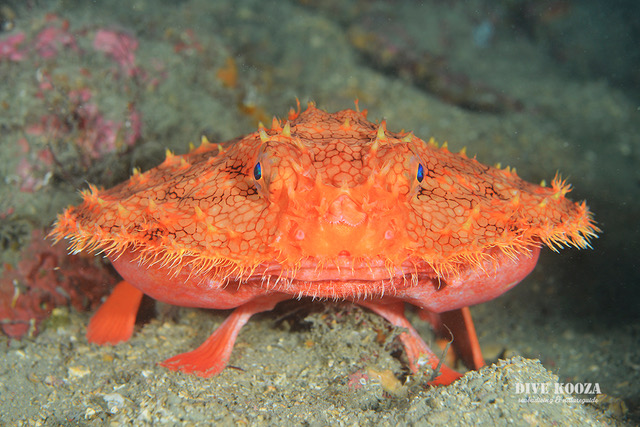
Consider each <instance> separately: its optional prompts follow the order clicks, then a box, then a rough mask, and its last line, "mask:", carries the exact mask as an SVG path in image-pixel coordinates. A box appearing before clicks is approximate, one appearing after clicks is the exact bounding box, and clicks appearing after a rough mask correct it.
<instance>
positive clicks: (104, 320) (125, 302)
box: [87, 280, 143, 345]
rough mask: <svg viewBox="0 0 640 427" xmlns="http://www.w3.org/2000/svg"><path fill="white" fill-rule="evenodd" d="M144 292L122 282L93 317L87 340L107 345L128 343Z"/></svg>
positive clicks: (88, 328) (88, 327)
mask: <svg viewBox="0 0 640 427" xmlns="http://www.w3.org/2000/svg"><path fill="white" fill-rule="evenodd" d="M142 295H143V293H142V291H140V290H138V289H137V288H135V287H133V286H132V285H131V284H130V283H128V282H125V281H124V280H123V281H121V282H120V283H118V284H117V285H116V287H115V288H114V289H113V291H112V292H111V295H109V298H107V300H106V301H105V302H104V304H102V306H101V307H100V308H99V309H98V311H97V312H96V314H94V315H93V317H92V318H91V320H90V321H89V325H88V326H87V340H88V341H89V342H91V343H95V344H99V345H105V344H117V343H119V342H123V341H127V340H129V338H131V335H132V334H133V327H134V325H135V323H136V316H137V314H138V309H139V308H140V301H141V300H142Z"/></svg>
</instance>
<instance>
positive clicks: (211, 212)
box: [52, 105, 599, 278]
mask: <svg viewBox="0 0 640 427" xmlns="http://www.w3.org/2000/svg"><path fill="white" fill-rule="evenodd" d="M257 169H258V170H257ZM569 190H570V186H569V185H568V184H566V183H565V182H564V181H562V180H561V179H560V178H559V177H557V176H556V178H554V180H553V181H552V183H551V186H550V187H543V186H538V185H534V184H530V183H527V182H525V181H523V180H521V179H520V178H519V177H518V176H517V175H516V173H515V169H510V168H508V167H507V168H504V169H500V168H492V167H489V166H485V165H482V164H481V163H479V162H478V161H477V160H475V159H469V158H468V157H467V156H466V154H465V152H464V151H462V152H460V153H457V154H455V153H451V152H450V151H449V150H448V149H447V147H446V144H445V145H443V146H442V147H438V145H437V144H436V143H435V142H434V141H433V139H431V140H430V141H429V142H428V143H427V142H424V141H422V140H421V139H419V138H417V137H416V136H414V135H413V134H412V133H404V132H402V133H393V132H389V131H388V130H387V129H386V123H385V122H384V121H383V122H382V123H381V124H380V125H376V124H374V123H371V122H369V121H368V120H367V119H366V111H365V112H359V111H352V110H344V111H340V112H337V113H333V114H329V113H326V112H324V111H321V110H319V109H317V108H315V106H313V105H310V106H309V107H308V109H307V110H306V111H304V112H302V113H299V112H295V111H292V112H291V113H290V115H289V120H288V121H286V122H284V124H283V123H281V122H280V121H279V120H276V119H274V121H273V124H272V126H271V129H266V128H264V127H262V126H261V127H260V128H259V129H258V131H257V132H254V133H252V134H249V135H247V136H245V137H243V138H238V139H235V140H232V141H229V142H226V143H222V144H211V143H210V142H209V141H207V140H206V138H203V141H202V144H201V145H200V146H199V147H198V148H195V149H192V150H191V151H190V152H189V153H188V154H185V155H174V154H172V153H171V152H169V151H168V152H167V156H166V159H165V161H164V162H163V163H162V164H160V165H159V166H158V167H156V168H154V169H151V170H149V171H147V172H144V173H142V172H140V170H138V169H136V170H134V173H133V176H132V177H131V179H130V180H128V181H126V182H124V183H122V184H120V185H118V186H116V187H114V188H112V189H109V190H106V191H105V190H98V189H96V187H94V186H90V187H89V189H88V190H86V191H83V193H82V194H83V203H82V204H81V205H79V206H78V207H71V208H69V209H68V210H66V211H65V212H64V213H63V214H61V215H60V216H59V218H58V224H57V226H56V229H55V230H54V231H53V233H52V234H53V236H54V237H55V238H56V239H61V238H62V237H65V236H67V237H69V238H70V239H71V241H72V249H73V250H74V251H82V250H85V249H86V250H99V251H102V252H105V253H106V254H107V255H109V256H110V257H111V256H117V254H118V253H121V252H123V251H125V250H135V251H138V253H139V257H140V258H141V259H142V260H143V262H145V263H149V264H151V263H161V264H165V265H171V266H173V267H175V269H176V271H178V270H179V269H180V268H182V267H184V266H185V265H189V266H191V267H192V268H193V269H194V270H195V271H198V272H199V273H206V274H212V275H216V276H219V277H221V278H229V277H234V278H242V277H249V276H250V275H251V274H252V273H253V272H254V271H256V270H257V269H258V270H259V269H260V268H267V267H269V266H274V265H277V266H278V268H280V269H281V270H280V271H281V273H280V274H283V275H285V276H286V275H287V273H286V272H287V271H289V272H294V271H296V270H297V269H298V268H300V266H301V265H307V264H308V262H306V261H305V260H309V259H312V260H313V263H314V264H315V265H316V268H319V269H322V268H325V267H323V266H328V265H340V264H342V265H345V266H348V267H347V268H349V267H350V268H352V269H353V268H361V267H363V266H367V265H368V266H373V267H374V268H375V267H376V266H380V265H383V266H385V268H387V269H388V270H389V271H390V272H392V271H395V270H397V269H400V268H402V267H403V266H405V267H406V265H412V266H414V268H415V269H417V268H418V267H416V266H423V265H425V264H426V265H428V266H429V267H430V268H431V269H432V270H433V271H434V272H435V273H436V274H437V275H451V274H454V275H455V274H457V272H458V271H460V270H462V269H464V268H466V267H467V266H470V265H471V266H474V265H482V263H483V261H484V260H485V259H486V258H487V257H488V256H489V257H490V256H491V255H489V253H490V252H491V250H493V249H494V248H499V249H501V250H502V251H503V252H505V253H507V254H518V253H520V252H524V251H527V247H530V246H532V245H533V246H538V245H541V244H546V245H548V246H550V247H551V248H553V249H555V248H556V247H560V246H563V245H573V246H577V247H581V248H584V247H587V246H588V245H589V239H590V238H591V237H594V236H595V233H596V232H597V231H599V230H598V229H597V227H596V226H595V224H594V221H593V219H592V215H591V213H590V212H589V210H588V208H587V206H586V204H585V202H582V203H579V204H578V203H574V202H572V201H571V200H569V199H567V198H566V197H565V195H566V193H568V192H569ZM345 260H346V261H345ZM265 266H266V267H265ZM420 268H422V267H420ZM288 274H289V275H291V274H292V273H288Z"/></svg>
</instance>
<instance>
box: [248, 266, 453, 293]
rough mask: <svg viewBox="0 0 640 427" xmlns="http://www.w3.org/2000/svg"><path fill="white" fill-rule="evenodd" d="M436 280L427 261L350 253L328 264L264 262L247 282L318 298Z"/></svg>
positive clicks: (386, 290) (391, 289) (390, 289)
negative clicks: (397, 260) (357, 256)
mask: <svg viewBox="0 0 640 427" xmlns="http://www.w3.org/2000/svg"><path fill="white" fill-rule="evenodd" d="M434 280H435V281H438V279H437V275H436V274H435V272H434V271H433V269H432V268H431V267H429V265H428V264H427V263H426V262H424V261H416V262H414V261H405V262H403V263H401V264H400V265H396V264H393V263H391V262H389V261H385V260H382V259H375V260H354V259H353V258H351V257H348V256H339V257H336V258H334V259H332V260H331V261H330V262H324V263H323V262H318V260H316V259H307V260H304V261H302V262H300V263H299V265H297V266H296V268H293V269H291V268H289V269H285V268H283V267H282V266H281V265H279V264H270V265H262V268H259V269H257V270H256V271H254V272H253V273H252V274H251V276H250V277H249V278H247V282H250V283H252V284H255V285H257V286H260V287H262V288H265V289H269V290H272V291H277V292H283V293H287V294H292V295H296V296H300V297H302V296H312V297H318V298H345V297H368V296H383V295H389V294H391V295H392V294H394V293H396V292H398V291H400V290H404V289H408V288H412V287H416V286H419V285H422V284H427V283H434ZM443 283H444V282H443Z"/></svg>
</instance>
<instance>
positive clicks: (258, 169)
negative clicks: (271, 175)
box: [253, 162, 262, 181]
mask: <svg viewBox="0 0 640 427" xmlns="http://www.w3.org/2000/svg"><path fill="white" fill-rule="evenodd" d="M260 178H262V165H261V164H260V162H258V163H256V165H255V166H254V168H253V179H255V180H256V181H260Z"/></svg>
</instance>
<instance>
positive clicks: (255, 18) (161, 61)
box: [0, 0, 640, 425]
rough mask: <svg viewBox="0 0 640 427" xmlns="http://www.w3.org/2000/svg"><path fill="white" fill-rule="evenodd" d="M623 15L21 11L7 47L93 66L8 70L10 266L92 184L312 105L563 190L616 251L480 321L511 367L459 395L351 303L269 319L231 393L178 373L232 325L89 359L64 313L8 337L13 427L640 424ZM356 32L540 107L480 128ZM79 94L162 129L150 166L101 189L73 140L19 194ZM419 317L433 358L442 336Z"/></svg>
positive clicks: (42, 64) (477, 116) (76, 321)
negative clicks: (24, 143)
mask: <svg viewBox="0 0 640 427" xmlns="http://www.w3.org/2000/svg"><path fill="white" fill-rule="evenodd" d="M601 3H602V4H605V3H606V2H601ZM618 3H619V4H615V5H610V6H608V8H605V6H602V5H601V4H600V3H599V2H595V1H592V2H558V1H547V2H527V1H520V2H517V1H516V2H514V1H505V2H489V1H486V2H485V1H467V2H465V1H457V2H439V1H435V0H433V1H425V2H414V1H393V2H392V1H377V2H357V1H350V2H319V1H318V2H315V1H300V2H295V1H279V2H268V1H251V0H247V1H230V0H229V1H216V2H213V1H211V2H210V1H204V0H191V1H180V2H170V1H162V2H153V1H150V0H134V1H110V2H74V1H58V2H45V1H36V0H34V1H29V2H14V3H11V2H10V3H8V7H9V8H10V11H7V10H6V9H3V12H2V13H3V16H4V17H7V14H9V15H11V12H13V13H15V17H12V16H10V17H8V18H7V20H8V21H10V24H7V25H9V26H13V28H12V29H9V28H7V29H8V31H4V32H3V33H2V34H0V36H1V37H3V38H6V37H9V36H10V35H11V34H15V33H16V32H18V31H22V32H24V33H25V34H26V37H27V38H26V41H25V42H24V44H23V45H21V46H22V47H25V48H26V46H27V45H28V44H29V43H35V41H34V40H35V37H36V36H35V35H36V34H38V33H39V32H40V31H41V30H42V29H43V28H45V27H47V26H48V25H54V26H58V27H59V28H67V27H66V26H67V25H68V30H67V31H68V32H69V33H70V34H73V35H74V37H75V39H76V42H77V46H75V47H73V46H72V45H71V44H68V45H64V43H62V42H61V43H62V46H60V49H59V52H57V54H56V55H55V56H54V57H52V58H49V59H45V58H42V57H40V56H38V55H39V54H40V53H42V52H38V51H37V48H36V47H32V48H31V51H30V52H31V53H28V54H27V55H26V57H25V58H23V59H22V60H21V61H12V60H3V61H1V62H0V74H1V75H2V83H1V84H0V102H1V105H2V110H1V111H2V113H1V119H0V126H1V132H2V134H1V135H0V150H1V152H2V154H1V156H0V159H1V160H0V171H1V173H2V175H3V176H2V178H3V179H2V180H0V197H1V198H0V214H2V216H0V218H1V219H0V220H1V221H2V223H3V224H2V228H1V230H0V231H1V232H2V238H3V246H2V250H3V253H2V261H3V263H12V262H16V261H17V258H18V257H19V256H20V255H19V254H20V249H22V248H23V247H24V246H26V242H28V239H29V234H30V232H31V229H34V228H36V229H37V228H44V227H46V226H48V225H50V224H51V222H52V221H53V219H54V217H55V214H56V212H59V211H60V210H61V209H62V208H63V207H64V206H65V205H67V204H70V203H76V202H77V201H78V195H77V192H76V189H77V188H79V187H82V186H83V185H85V180H88V181H91V182H95V183H97V184H102V185H107V186H108V185H112V184H113V183H115V182H118V181H121V180H123V179H126V178H127V176H128V173H129V172H130V170H131V168H132V167H133V166H140V167H141V168H142V169H148V168H150V167H152V166H154V165H155V164H157V163H159V162H160V161H161V160H162V158H163V156H164V150H165V148H170V149H172V150H175V151H176V152H177V153H184V152H185V151H186V150H187V149H188V143H189V141H198V140H199V138H200V136H201V135H202V134H206V135H208V136H209V137H210V138H212V139H216V140H218V141H224V140H227V139H230V138H233V137H235V136H238V135H241V134H243V133H248V132H251V131H253V130H254V129H255V126H256V122H257V120H256V118H257V117H259V116H263V117H271V116H272V115H279V116H284V115H285V114H286V112H287V111H288V109H289V107H291V106H294V105H295V99H296V97H297V98H299V99H300V100H301V101H302V102H303V103H305V102H307V101H308V100H313V101H315V102H316V103H317V105H318V106H319V107H321V108H324V109H326V110H328V111H336V110H339V109H344V108H352V106H353V101H354V99H356V98H357V99H359V102H360V106H361V107H363V108H367V109H368V110H369V118H370V119H371V120H374V121H377V120H380V119H382V118H385V119H386V120H387V122H388V127H389V129H392V130H400V129H411V130H413V131H414V132H415V133H416V135H417V136H419V137H422V138H423V139H427V138H429V137H431V136H433V137H435V138H436V139H437V140H439V141H445V140H446V141H448V143H449V147H450V149H451V150H452V151H457V150H459V149H461V148H462V147H463V146H466V147H467V153H468V154H470V155H474V154H475V155H476V156H477V158H478V160H479V161H481V162H484V163H488V164H494V163H496V162H502V165H503V166H504V165H506V164H509V165H511V166H515V167H516V168H517V170H518V174H519V175H520V176H521V177H523V178H524V179H527V180H529V181H532V182H539V181H540V180H542V179H546V180H547V182H550V180H551V179H552V178H553V177H554V175H555V173H556V171H561V173H562V176H563V177H565V178H568V180H569V181H570V182H571V183H572V184H573V185H574V190H573V192H572V193H571V197H572V198H573V199H574V200H582V199H586V200H587V201H588V204H589V206H590V208H591V209H592V210H593V212H595V218H596V220H597V222H598V225H599V227H600V228H601V229H602V230H603V232H602V233H601V236H600V237H599V238H598V239H597V240H594V241H593V242H592V246H593V249H587V250H582V251H578V250H576V249H564V250H561V251H560V252H559V253H553V252H551V251H550V250H545V251H544V253H543V255H542V256H541V259H540V262H539V264H538V266H537V268H536V269H535V271H534V272H533V273H532V274H531V275H530V276H529V277H528V278H527V279H526V280H524V281H523V282H522V283H521V284H519V285H518V286H517V287H516V288H514V289H513V290H512V291H510V292H508V293H507V294H505V295H504V296H502V297H500V298H498V299H496V300H493V301H491V302H488V303H485V304H482V305H480V306H477V307H473V308H472V313H473V315H474V319H475V322H476V327H477V330H478V333H479V338H480V342H481V345H482V347H483V350H484V353H485V356H486V358H487V361H488V362H489V366H488V367H486V368H484V369H482V370H481V371H479V372H472V373H469V374H468V375H465V376H464V377H463V378H462V379H461V380H459V381H457V382H455V383H454V384H453V385H451V386H448V387H438V388H432V387H429V386H427V385H426V381H427V378H426V377H425V376H424V375H415V376H414V375H409V371H408V369H407V365H406V363H404V362H403V358H402V352H401V351H399V347H398V346H397V343H394V341H393V340H391V339H390V338H389V339H388V340H387V342H386V343H381V342H380V340H379V334H378V332H379V331H380V330H385V328H387V326H385V323H384V321H382V320H381V319H379V318H378V317H376V316H375V315H373V314H371V313H369V312H367V311H365V310H362V309H360V308H356V307H353V306H351V305H348V304H347V305H340V304H335V303H330V304H326V305H325V306H323V305H322V303H318V302H316V303H315V305H312V304H306V305H302V307H301V308H300V309H296V308H295V304H294V305H293V306H292V305H290V304H289V305H286V306H285V307H281V308H279V309H277V310H276V311H275V312H273V313H264V314H261V315H257V316H255V317H254V318H253V319H251V321H250V322H249V324H248V325H247V326H246V327H245V328H244V329H243V330H242V332H241V333H240V336H239V339H238V342H237V344H236V347H235V349H234V352H233V355H232V357H231V361H230V364H231V365H232V367H230V368H227V369H226V370H225V371H223V373H222V374H220V375H219V376H217V377H214V378H209V379H202V378H198V377H194V376H189V375H184V374H181V373H175V372H171V371H168V370H166V369H165V368H163V367H160V366H157V365H156V362H159V361H161V360H163V359H165V358H167V357H170V356H173V355H175V354H177V353H180V352H183V351H188V350H190V349H193V348H195V347H196V346H197V345H199V344H200V343H201V342H202V341H203V340H204V339H205V338H206V337H207V336H208V335H209V334H210V332H211V331H213V330H214V329H215V327H216V326H217V325H219V324H220V323H221V322H222V321H223V319H224V317H225V315H226V314H227V313H226V312H225V313H222V312H220V313H218V312H210V311H206V310H196V309H185V308H172V307H169V306H165V305H162V306H160V307H158V309H157V314H156V316H155V317H153V318H152V319H151V320H149V321H148V322H147V323H145V324H143V325H140V326H138V327H137V328H136V333H135V335H134V337H133V339H132V340H131V341H130V342H128V343H125V344H121V345H118V346H115V347H98V346H95V345H90V344H88V343H87V341H86V338H85V337H84V330H85V325H86V323H87V321H88V319H89V317H90V313H89V312H78V311H76V310H74V309H68V308H60V309H58V310H56V312H55V315H54V318H53V319H52V320H50V321H48V322H45V323H44V324H43V327H41V328H40V329H41V330H42V331H41V333H40V334H38V335H37V336H35V337H26V338H24V339H22V340H10V339H8V338H7V337H5V336H0V351H1V352H2V357H0V425H104V424H111V425H131V424H134V425H145V424H165V425H179V424H190V425H208V424H222V425H234V424H235V425H237V424H241V425H246V424H249V425H266V424H279V425H281V424H284V425H297V424H308V425H324V424H331V425H398V424H400V425H408V424H409V425H410V424H417V425H425V424H462V425H480V424H497V425H506V424H509V425H511V424H515V425H603V424H609V425H617V424H620V425H625V424H630V425H636V424H638V423H639V422H640V352H639V349H640V321H639V318H638V311H639V309H640V304H639V302H640V288H639V286H638V280H639V278H640V275H639V274H638V271H639V269H638V262H637V253H638V249H639V248H640V238H639V237H640V232H639V228H638V218H640V197H639V196H640V191H639V188H638V186H639V183H640V174H639V172H638V170H640V136H639V135H640V118H639V114H640V113H639V109H638V105H640V104H639V101H638V99H639V96H640V90H638V84H639V83H640V76H639V75H638V69H639V68H640V67H639V65H638V64H639V62H638V58H637V55H638V53H637V45H638V43H637V41H638V40H637V39H636V40H635V41H634V40H633V36H634V31H635V36H637V35H638V28H637V27H636V28H633V27H631V26H628V25H627V24H628V23H629V22H631V20H630V19H628V16H630V15H632V14H633V13H634V12H635V13H637V12H638V8H637V6H634V7H635V10H625V9H624V8H623V7H624V6H625V3H624V2H618ZM3 4H5V3H3ZM536 4H537V5H538V6H535V5H536ZM541 5H542V6H541ZM627 5H633V2H628V3H627ZM65 20H66V21H65ZM5 24H6V22H5ZM3 25H4V24H3ZM354 26H360V28H365V29H366V31H369V32H374V33H375V34H377V35H382V36H383V38H385V40H389V41H390V42H389V43H390V44H391V45H392V46H393V47H394V49H392V53H390V55H398V52H405V53H406V52H414V53H417V52H422V53H424V52H428V54H429V55H431V56H435V57H438V58H441V60H442V61H444V63H445V64H446V66H445V67H443V68H442V69H443V70H444V71H445V72H450V73H451V74H450V75H448V74H446V73H445V75H442V74H441V75H440V76H439V78H441V79H443V81H444V80H446V79H450V80H454V83H453V87H455V86H456V83H455V80H457V79H463V76H464V78H468V79H469V80H470V81H472V82H474V85H479V86H482V87H487V88H491V89H492V90H493V91H495V93H499V94H502V95H503V96H505V97H507V98H508V99H512V100H518V102H519V103H520V104H521V106H522V107H521V108H516V109H509V110H508V111H504V112H500V113H495V112H486V111H484V112H483V111H470V110H469V109H465V108H461V107H460V106H459V105H456V102H448V101H447V100H445V99H443V97H442V96H436V95H434V94H433V93H432V92H430V91H428V90H423V88H421V87H419V85H416V84H411V82H410V81H408V80H409V78H410V76H409V77H407V75H406V74H405V75H402V74H403V73H395V74H394V72H392V71H387V72H386V73H383V72H381V71H379V70H378V69H377V68H376V67H375V66H372V64H371V62H370V61H367V60H365V59H364V58H363V57H362V56H361V54H360V53H359V52H358V51H357V49H356V48H355V47H354V45H353V44H352V43H350V42H349V39H348V36H347V33H348V31H349V29H353V28H354ZM105 28H106V29H110V30H117V31H119V32H124V33H126V34H129V35H130V36H131V37H135V39H137V40H138V42H139V45H138V48H137V50H136V51H135V65H136V66H137V67H141V68H142V69H144V70H146V73H148V74H147V75H145V76H144V77H143V76H142V75H141V74H137V75H135V76H134V77H131V78H128V75H127V72H126V71H125V70H123V68H119V65H118V64H117V63H115V62H114V61H111V60H110V59H109V58H108V57H107V56H105V55H103V54H99V53H96V52H94V51H92V50H91V38H92V37H93V35H94V34H95V33H96V32H97V31H99V30H100V29H105ZM483 31H484V32H483ZM634 46H635V48H634ZM634 49H635V51H634ZM36 52H38V53H36ZM418 56H419V55H418ZM227 58H234V61H235V63H236V64H237V68H238V69H237V81H236V82H235V84H234V82H233V81H232V80H229V79H225V77H224V76H221V75H220V74H219V73H218V71H219V70H220V69H224V68H223V67H225V64H227ZM634 61H635V62H634ZM43 73H44V74H43ZM47 73H48V74H47ZM634 73H635V75H634ZM232 74H233V73H232ZM399 74H400V75H399ZM43 75H44V76H45V77H43ZM47 75H49V76H54V77H52V78H55V79H56V82H57V84H58V87H57V88H56V93H55V94H54V95H52V94H51V93H50V92H47V93H46V94H45V97H44V101H43V98H42V97H38V96H37V87H38V85H40V84H42V82H43V78H44V79H46V76H47ZM129 77H130V76H129ZM153 78H157V80H156V81H152V80H153ZM634 82H635V86H634ZM65 85H66V86H65ZM62 86H64V87H65V88H67V89H73V88H74V87H75V88H78V87H84V88H88V89H90V90H92V91H93V92H92V93H94V95H93V100H95V103H96V104H98V105H99V108H100V111H101V112H102V113H103V114H104V115H105V117H107V118H108V119H109V120H112V121H118V120H119V121H121V122H123V123H125V122H126V121H127V120H128V119H127V118H130V115H129V114H130V113H131V112H132V111H137V112H139V113H140V117H141V120H142V128H141V133H140V135H136V138H135V141H134V142H135V145H134V146H133V147H132V148H130V149H129V150H120V151H121V153H120V154H118V155H117V156H113V155H112V156H107V155H105V157H104V159H100V161H95V162H88V163H87V165H85V166H84V167H78V165H71V164H69V162H71V161H73V159H74V157H73V156H72V155H70V154H69V153H68V151H73V150H67V151H65V149H64V148H61V147H60V144H61V143H64V138H62V142H61V141H55V143H56V144H58V145H55V149H56V150H59V151H58V153H59V159H60V164H59V165H57V166H56V168H52V169H51V173H50V174H47V173H46V168H43V169H38V168H37V167H34V174H36V175H37V176H35V178H34V180H35V181H36V183H35V184H34V183H33V182H32V181H28V180H27V177H25V176H24V175H21V176H20V175H19V174H17V172H16V170H17V168H18V166H17V165H19V164H20V159H21V158H22V157H24V156H26V154H25V151H24V150H22V151H21V150H20V149H19V148H18V142H17V141H18V140H19V139H20V138H21V137H24V136H25V135H27V136H28V141H29V143H30V144H35V145H37V144H44V145H42V146H47V143H48V142H47V141H45V142H42V140H41V139H40V140H38V138H36V137H35V136H33V135H34V134H33V132H32V133H31V134H29V133H26V129H27V128H28V126H30V125H33V124H34V123H35V122H38V117H39V116H41V115H44V114H46V113H47V112H48V113H51V114H58V115H62V114H64V108H68V104H65V103H64V100H61V99H62V98H64V94H65V92H64V90H63V88H62ZM458 104H459V103H458ZM65 105H66V107H65ZM252 108H253V109H254V112H253V113H252V112H251V111H249V110H251V109H252ZM260 111H264V114H261V113H260ZM129 124H130V123H129ZM125 128H126V124H125ZM125 128H123V129H125ZM72 129H73V127H72ZM73 130H74V131H77V130H78V129H73ZM123 132H124V131H123ZM49 135H50V133H49ZM45 137H46V135H45ZM52 138H53V136H52ZM45 139H46V138H45ZM32 150H35V148H32ZM30 161H32V162H33V158H31V160H30ZM65 162H66V163H65ZM61 170H62V172H61ZM38 174H39V175H38ZM36 178H37V179H36ZM25 189H27V190H28V191H26V190H25ZM22 256H23V257H24V256H29V255H22ZM6 268H7V267H6V266H5V269H6ZM96 286H100V284H96ZM410 318H411V320H412V322H413V324H414V325H415V326H416V327H417V328H418V330H419V331H420V332H421V334H423V336H424V337H425V339H426V340H427V342H430V340H432V337H431V335H430V331H429V327H428V324H426V323H425V322H422V321H421V320H419V319H418V318H417V316H415V315H412V316H411V317H410ZM376 331H378V332H376ZM388 331H390V329H389V330H388ZM389 333H390V332H389ZM499 356H500V357H502V359H501V360H498V357H499ZM494 362H495V365H494V364H493V363H494ZM373 371H377V372H386V373H387V375H388V376H389V377H388V378H387V379H386V380H385V381H384V387H383V385H382V384H381V383H380V382H379V381H375V380H373V379H371V373H372V372H373ZM363 373H365V374H367V376H368V377H369V378H370V379H369V380H368V381H367V380H365V379H363V380H362V381H360V380H361V379H362V378H366V377H364V376H363ZM393 378H396V379H397V380H398V381H397V382H396V381H395V380H393ZM524 382H529V383H546V384H549V385H550V386H551V388H553V383H555V382H561V383H574V384H575V383H591V384H595V383H597V384H598V385H599V387H600V389H601V393H602V395H601V396H598V398H597V403H595V404H590V403H570V402H556V401H555V398H556V397H558V396H556V395H555V394H553V393H550V394H539V393H533V392H532V393H528V394H526V393H525V394H518V393H516V391H517V390H516V384H517V383H524ZM394 385H395V386H400V387H399V388H394V387H393V386H394ZM578 397H580V396H578ZM582 397H587V398H590V397H593V396H582ZM526 398H528V399H529V401H523V399H525V400H526ZM549 400H552V402H549Z"/></svg>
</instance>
